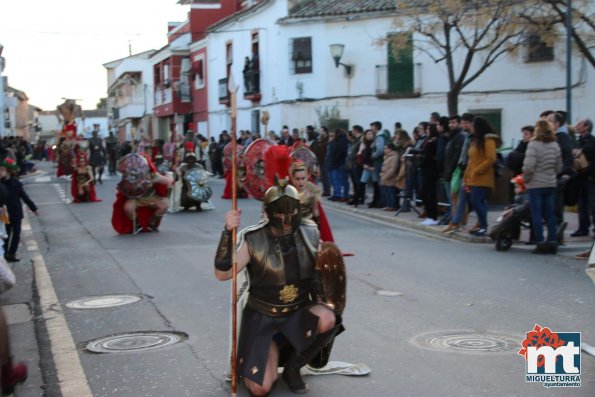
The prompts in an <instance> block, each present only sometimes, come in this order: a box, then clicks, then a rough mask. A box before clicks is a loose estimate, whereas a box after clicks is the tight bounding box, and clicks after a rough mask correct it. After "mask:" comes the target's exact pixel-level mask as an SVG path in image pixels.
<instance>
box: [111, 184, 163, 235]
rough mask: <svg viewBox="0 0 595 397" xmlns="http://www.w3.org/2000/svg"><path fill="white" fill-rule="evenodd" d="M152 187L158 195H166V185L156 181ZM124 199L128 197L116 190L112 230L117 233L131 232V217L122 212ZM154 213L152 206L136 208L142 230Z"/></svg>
mask: <svg viewBox="0 0 595 397" xmlns="http://www.w3.org/2000/svg"><path fill="white" fill-rule="evenodd" d="M153 188H154V189H155V193H156V194H157V195H158V196H160V197H165V196H166V195H167V187H165V186H164V185H161V184H158V183H156V184H154V185H153ZM126 200H128V197H126V196H124V195H123V194H122V193H120V192H119V191H118V193H117V194H116V201H114V210H113V212H112V226H113V227H114V230H115V231H116V232H118V233H119V234H127V233H132V219H130V218H128V216H126V213H125V212H124V203H126ZM154 213H155V209H154V208H150V207H140V208H137V209H136V222H137V224H138V225H140V226H142V227H143V229H144V230H147V229H148V227H149V223H150V222H151V218H152V217H153V214H154Z"/></svg>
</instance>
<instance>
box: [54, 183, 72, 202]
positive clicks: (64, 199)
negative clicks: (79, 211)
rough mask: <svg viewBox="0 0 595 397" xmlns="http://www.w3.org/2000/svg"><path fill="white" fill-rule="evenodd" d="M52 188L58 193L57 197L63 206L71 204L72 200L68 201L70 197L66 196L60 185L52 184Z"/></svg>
mask: <svg viewBox="0 0 595 397" xmlns="http://www.w3.org/2000/svg"><path fill="white" fill-rule="evenodd" d="M53 185H54V188H55V189H56V191H57V192H58V196H60V199H61V200H62V202H63V203H65V204H70V203H72V199H70V197H69V196H68V195H67V194H66V192H65V191H64V189H63V188H62V185H61V184H60V183H54V184H53Z"/></svg>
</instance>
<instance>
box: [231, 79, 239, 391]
mask: <svg viewBox="0 0 595 397" xmlns="http://www.w3.org/2000/svg"><path fill="white" fill-rule="evenodd" d="M230 92H231V209H232V210H234V211H237V209H238V196H237V170H236V161H237V158H236V157H237V154H236V145H237V142H236V112H237V108H236V92H237V91H236V88H235V87H233V88H232V90H230ZM236 244H237V228H235V227H234V228H233V229H232V231H231V246H232V248H233V249H232V254H231V260H232V275H233V280H232V287H231V288H232V298H231V299H232V303H231V323H232V326H231V333H232V337H231V395H232V396H233V397H235V396H236V395H237V387H238V375H237V361H238V360H237V327H238V324H237V323H238V263H237V255H236V251H237V250H236Z"/></svg>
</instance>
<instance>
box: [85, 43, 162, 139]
mask: <svg viewBox="0 0 595 397" xmlns="http://www.w3.org/2000/svg"><path fill="white" fill-rule="evenodd" d="M154 53H155V51H154V50H150V51H145V52H143V53H140V54H135V55H131V56H130V57H127V58H123V59H119V60H115V61H111V62H108V63H106V64H104V65H103V66H104V67H105V68H106V69H107V80H108V81H107V83H108V84H107V85H108V91H107V93H108V99H107V108H108V115H109V126H106V127H105V130H107V129H108V128H110V127H111V128H112V129H113V130H114V131H115V132H116V133H117V135H118V136H119V138H120V140H122V141H124V140H130V139H140V131H141V130H142V131H143V132H146V133H148V134H151V133H152V131H153V130H155V125H154V120H153V118H152V114H153V105H154V97H153V64H152V62H151V61H150V57H151V55H153V54H154ZM91 127H92V125H91ZM133 136H134V137H133Z"/></svg>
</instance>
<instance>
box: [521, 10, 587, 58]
mask: <svg viewBox="0 0 595 397" xmlns="http://www.w3.org/2000/svg"><path fill="white" fill-rule="evenodd" d="M541 2H542V3H543V5H544V6H545V7H546V8H545V10H544V12H545V13H547V14H549V15H551V19H550V21H551V23H552V24H559V25H563V26H564V25H565V24H566V12H567V10H568V2H567V1H565V0H541ZM528 19H529V20H531V21H532V22H533V21H534V19H532V18H530V17H529V18H528ZM572 38H573V40H574V42H575V43H576V46H577V47H578V49H579V51H580V52H581V53H582V54H583V56H584V57H585V59H586V60H587V61H588V62H589V63H590V64H591V66H593V67H595V52H594V50H595V2H594V1H593V0H573V2H572Z"/></svg>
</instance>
